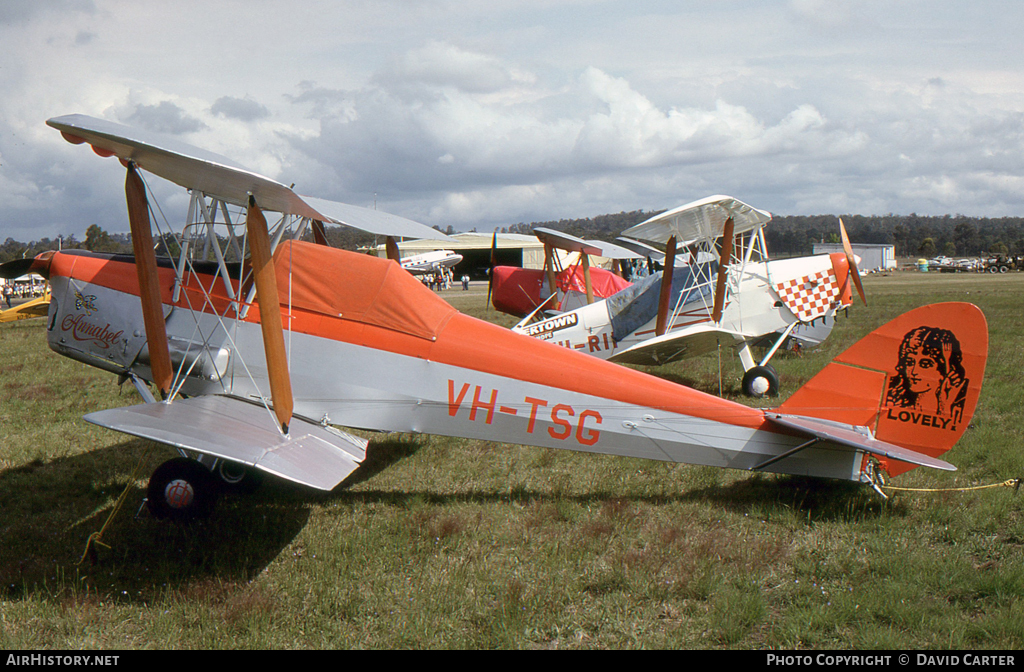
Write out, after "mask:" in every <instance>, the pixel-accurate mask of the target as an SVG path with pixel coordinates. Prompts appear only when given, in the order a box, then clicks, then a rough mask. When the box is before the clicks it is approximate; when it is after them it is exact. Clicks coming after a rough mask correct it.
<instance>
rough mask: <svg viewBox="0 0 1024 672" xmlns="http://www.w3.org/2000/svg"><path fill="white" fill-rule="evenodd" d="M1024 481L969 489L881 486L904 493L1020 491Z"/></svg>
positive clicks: (1004, 482)
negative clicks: (998, 489) (995, 489)
mask: <svg viewBox="0 0 1024 672" xmlns="http://www.w3.org/2000/svg"><path fill="white" fill-rule="evenodd" d="M1021 482H1022V479H1020V478H1011V479H1009V480H1006V481H1003V482H1002V483H989V484H988V485H974V486H971V487H967V488H898V487H896V486H893V485H882V486H879V487H881V488H882V489H883V490H901V491H903V492H967V491H969V490H985V489H987V488H1014V489H1016V490H1019V489H1020V486H1021Z"/></svg>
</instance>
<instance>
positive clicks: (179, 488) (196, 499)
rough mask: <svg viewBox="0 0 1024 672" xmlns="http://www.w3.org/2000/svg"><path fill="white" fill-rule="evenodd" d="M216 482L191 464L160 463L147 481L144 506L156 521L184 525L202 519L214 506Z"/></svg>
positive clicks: (180, 461) (181, 461) (177, 461)
mask: <svg viewBox="0 0 1024 672" xmlns="http://www.w3.org/2000/svg"><path fill="white" fill-rule="evenodd" d="M217 493H218V490H217V482H216V480H215V479H214V477H213V474H211V473H210V470H209V469H207V468H206V467H204V466H203V465H201V464H199V463H198V462H196V461H195V460H190V459H188V458H184V457H176V458H174V459H173V460H168V461H167V462H164V463H163V464H161V465H160V466H159V467H157V468H156V471H154V472H153V475H152V476H150V478H149V486H148V488H147V492H146V505H147V506H148V507H149V510H150V512H151V513H152V514H153V515H154V516H156V517H157V518H161V519H167V520H173V521H175V522H188V521H190V520H195V519H197V518H205V517H206V516H209V515H210V513H211V512H212V511H213V507H214V505H215V504H216V503H217Z"/></svg>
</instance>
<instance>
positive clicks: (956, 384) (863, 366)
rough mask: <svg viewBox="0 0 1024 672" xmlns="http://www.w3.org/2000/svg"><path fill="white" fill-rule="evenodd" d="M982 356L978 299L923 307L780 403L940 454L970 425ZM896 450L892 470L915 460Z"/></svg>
mask: <svg viewBox="0 0 1024 672" xmlns="http://www.w3.org/2000/svg"><path fill="white" fill-rule="evenodd" d="M987 358H988V324H987V322H986V320H985V316H984V314H983V313H982V312H981V310H980V309H979V308H978V307H977V306H974V305H972V304H969V303H938V304H932V305H929V306H923V307H921V308H917V309H915V310H912V311H909V312H907V313H904V314H903V315H901V316H900V317H897V318H896V319H894V320H892V321H891V322H889V323H887V324H885V325H883V326H881V327H879V328H878V329H876V330H874V331H873V332H871V333H870V334H868V335H867V336H865V337H864V338H862V339H861V340H860V341H858V342H857V343H855V344H854V345H852V346H851V347H849V348H848V349H847V350H846V351H845V352H843V353H842V354H841V355H839V356H838V357H836V358H835V359H834V360H833V361H832V362H831V363H830V364H829V365H828V366H826V367H825V368H824V369H823V370H822V371H821V372H820V373H819V374H818V375H816V376H815V377H814V378H812V379H811V380H809V381H808V382H807V383H806V384H805V385H804V386H803V387H801V388H800V389H799V390H797V391H796V392H795V393H794V394H793V396H791V397H790V398H789V399H787V400H786V402H785V403H784V404H782V405H781V406H780V407H779V408H778V409H777V410H778V411H779V412H780V413H783V414H789V415H794V416H802V417H804V418H818V419H821V420H828V421H832V422H838V423H843V424H846V425H852V426H855V427H862V428H864V427H866V428H867V429H868V430H870V431H871V433H872V435H873V437H874V438H875V439H877V440H879V441H883V442H886V443H888V444H893V445H895V446H900V447H902V448H906V449H908V450H910V451H913V452H915V453H920V454H921V455H926V456H930V457H933V458H937V457H938V456H939V455H942V454H943V453H945V452H946V451H948V450H949V449H950V448H952V447H953V446H954V445H955V444H956V442H957V441H958V440H959V439H960V437H961V436H962V435H963V433H964V431H965V430H966V429H967V426H968V425H969V424H970V421H971V417H972V416H973V415H974V409H975V408H976V406H977V403H978V397H979V395H980V394H981V383H982V379H983V378H984V375H985V362H986V360H987ZM893 457H894V458H895V459H891V460H890V459H889V458H888V457H882V459H881V460H880V462H881V463H882V464H881V466H882V467H883V468H884V469H885V470H886V471H887V472H888V473H889V474H890V475H893V476H895V475H897V474H899V473H902V472H905V471H908V470H909V469H912V468H913V467H914V466H915V465H914V464H912V463H910V462H907V461H903V460H901V459H899V458H898V457H895V455H893ZM919 463H920V462H919Z"/></svg>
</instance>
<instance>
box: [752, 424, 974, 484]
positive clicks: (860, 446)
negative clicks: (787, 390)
mask: <svg viewBox="0 0 1024 672" xmlns="http://www.w3.org/2000/svg"><path fill="white" fill-rule="evenodd" d="M764 417H765V419H767V420H768V421H770V422H772V423H775V424H776V425H781V426H782V427H786V428H788V429H794V430H796V431H798V432H800V433H801V434H805V435H807V436H809V437H811V438H813V439H818V440H821V441H828V442H830V443H836V444H839V445H841V446H846V447H848V448H853V449H855V450H863V451H864V452H866V453H870V454H872V455H875V456H878V457H887V458H889V459H892V460H899V461H900V462H907V463H909V464H914V465H917V466H921V467H931V468H933V469H942V470H944V471H956V467H954V466H953V465H952V464H950V463H949V462H946V461H944V460H940V459H938V458H936V457H931V456H930V455H924V454H923V453H919V452H917V451H914V450H910V449H908V448H903V447H901V446H897V445H895V444H892V443H889V442H887V441H879V440H878V439H876V438H875V437H873V436H872V435H871V434H870V432H869V431H867V428H858V427H856V426H854V425H848V424H845V423H841V422H833V421H831V420H822V419H820V418H809V417H805V416H800V415H787V414H783V413H771V412H769V413H765V416H764Z"/></svg>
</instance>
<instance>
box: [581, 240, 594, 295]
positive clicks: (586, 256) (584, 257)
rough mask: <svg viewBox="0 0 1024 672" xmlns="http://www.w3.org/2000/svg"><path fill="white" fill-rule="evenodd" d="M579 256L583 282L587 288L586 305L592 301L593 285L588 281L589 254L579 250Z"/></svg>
mask: <svg viewBox="0 0 1024 672" xmlns="http://www.w3.org/2000/svg"><path fill="white" fill-rule="evenodd" d="M580 257H581V259H580V260H581V262H582V264H583V283H584V285H585V286H586V288H587V305H590V304H591V303H593V302H594V285H593V284H591V282H590V255H589V254H587V253H586V252H580Z"/></svg>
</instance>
